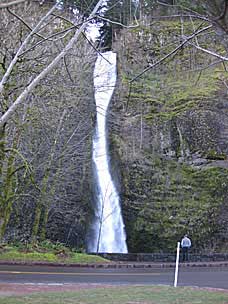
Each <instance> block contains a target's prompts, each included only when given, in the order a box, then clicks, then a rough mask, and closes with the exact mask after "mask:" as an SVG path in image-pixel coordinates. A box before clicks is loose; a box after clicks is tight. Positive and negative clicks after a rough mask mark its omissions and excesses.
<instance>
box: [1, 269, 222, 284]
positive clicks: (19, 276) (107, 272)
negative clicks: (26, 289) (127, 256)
mask: <svg viewBox="0 0 228 304" xmlns="http://www.w3.org/2000/svg"><path fill="white" fill-rule="evenodd" d="M173 281H174V268H167V269H165V268H154V269H153V268H150V269H125V268H122V269H103V268H102V269H90V268H75V267H47V266H18V265H14V266H13V265H0V283H34V284H38V283H46V284H47V283H48V284H54V283H96V284H114V285H119V284H146V285H147V284H152V285H154V284H162V285H171V286H172V285H173ZM178 285H179V286H200V287H214V288H225V289H228V267H223V268H219V267H208V268H206V267H199V268H197V267H189V268H187V267H186V268H180V269H179V277H178Z"/></svg>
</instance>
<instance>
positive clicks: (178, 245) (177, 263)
mask: <svg viewBox="0 0 228 304" xmlns="http://www.w3.org/2000/svg"><path fill="white" fill-rule="evenodd" d="M179 257H180V242H178V243H177V256H176V268H175V278H174V285H173V286H174V287H177V279H178V267H179Z"/></svg>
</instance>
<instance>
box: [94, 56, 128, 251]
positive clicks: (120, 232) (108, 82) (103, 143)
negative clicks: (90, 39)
mask: <svg viewBox="0 0 228 304" xmlns="http://www.w3.org/2000/svg"><path fill="white" fill-rule="evenodd" d="M116 77H117V76H116V54H115V53H113V52H111V51H110V52H106V53H103V54H102V56H101V55H98V58H97V61H96V64H95V68H94V89H95V101H96V109H97V125H96V133H95V136H94V139H93V162H94V165H95V173H96V183H97V185H96V186H97V202H96V214H95V220H94V226H93V231H94V235H93V240H92V241H91V242H90V244H89V251H90V252H107V253H127V245H126V234H125V228H124V223H123V218H122V214H121V206H120V199H119V195H118V193H117V190H116V187H115V185H114V183H113V180H112V177H111V174H110V171H109V161H108V155H107V137H106V133H107V132H106V115H107V109H108V105H109V102H110V100H111V97H112V94H113V91H114V88H115V84H116Z"/></svg>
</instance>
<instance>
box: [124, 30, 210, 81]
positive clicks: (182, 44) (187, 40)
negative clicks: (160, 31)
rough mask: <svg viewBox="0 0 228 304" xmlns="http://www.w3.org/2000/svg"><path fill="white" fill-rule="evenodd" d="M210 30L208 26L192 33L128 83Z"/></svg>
mask: <svg viewBox="0 0 228 304" xmlns="http://www.w3.org/2000/svg"><path fill="white" fill-rule="evenodd" d="M211 28H212V25H209V26H207V27H204V28H203V29H201V30H198V31H196V32H194V33H193V34H192V35H191V36H189V37H186V38H185V40H184V41H183V42H182V43H181V44H179V45H178V46H177V47H176V48H175V49H173V50H172V51H171V52H170V53H168V54H167V55H165V56H164V57H162V58H161V59H160V60H158V61H156V62H155V63H153V64H151V65H150V66H148V67H147V68H146V69H144V70H143V71H142V72H141V73H139V74H138V75H136V76H135V77H134V78H132V79H131V80H130V83H132V82H133V81H135V80H137V79H138V78H140V77H141V76H142V75H143V74H144V73H146V72H147V71H149V70H150V69H152V68H154V67H156V66H157V65H159V64H161V63H162V62H163V61H165V60H166V59H167V58H169V57H171V56H173V55H174V54H176V53H177V52H178V51H179V50H180V49H182V48H183V46H184V45H185V44H187V43H188V42H189V41H190V40H192V39H193V38H195V37H196V36H197V35H199V34H201V33H202V32H205V31H207V30H209V29H211Z"/></svg>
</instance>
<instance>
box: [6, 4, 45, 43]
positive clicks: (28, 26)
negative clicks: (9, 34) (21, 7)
mask: <svg viewBox="0 0 228 304" xmlns="http://www.w3.org/2000/svg"><path fill="white" fill-rule="evenodd" d="M7 11H8V12H9V13H10V14H11V15H13V16H14V17H16V18H17V19H18V20H20V21H21V22H22V23H23V24H24V25H25V26H26V27H27V28H28V29H29V30H30V31H32V30H33V29H32V28H31V26H30V25H29V24H28V23H27V22H25V21H24V20H23V19H22V18H21V17H20V16H18V15H17V14H16V13H14V12H12V11H11V10H10V9H9V8H8V7H7ZM34 35H37V36H38V37H41V38H42V39H45V37H44V36H42V35H40V34H39V33H34Z"/></svg>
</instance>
